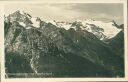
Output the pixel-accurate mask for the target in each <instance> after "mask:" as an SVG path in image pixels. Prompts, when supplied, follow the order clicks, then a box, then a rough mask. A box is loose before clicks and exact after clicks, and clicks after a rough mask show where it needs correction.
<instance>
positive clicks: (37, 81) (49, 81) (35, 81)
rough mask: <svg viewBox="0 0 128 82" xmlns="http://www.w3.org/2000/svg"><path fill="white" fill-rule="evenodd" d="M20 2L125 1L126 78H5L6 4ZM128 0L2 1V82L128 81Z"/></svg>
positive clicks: (0, 20) (0, 25) (0, 16)
mask: <svg viewBox="0 0 128 82" xmlns="http://www.w3.org/2000/svg"><path fill="white" fill-rule="evenodd" d="M13 3H17V4H19V5H20V3H23V4H28V3H31V4H36V3H123V4H124V27H125V28H124V32H125V78H24V79H23V78H20V79H19V78H15V79H5V77H4V75H5V71H4V62H5V61H4V28H3V27H4V22H3V20H4V16H3V15H4V4H13ZM127 30H128V28H127V0H51V1H47V0H41V1H40V0H31V1H30V0H28V1H25V0H23V1H1V2H0V46H1V48H0V53H1V60H2V61H1V68H2V69H1V81H2V82H15V81H16V82H53V81H58V82H60V81H68V82H69V81H128V70H126V69H128V51H127V50H128V44H127V43H128V37H127V35H128V34H127Z"/></svg>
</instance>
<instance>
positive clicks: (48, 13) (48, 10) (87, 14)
mask: <svg viewBox="0 0 128 82" xmlns="http://www.w3.org/2000/svg"><path fill="white" fill-rule="evenodd" d="M17 9H20V10H24V11H26V12H28V13H30V14H32V15H33V16H37V17H41V18H42V19H44V20H54V19H55V20H65V21H71V20H75V19H78V18H79V19H89V18H94V19H106V20H107V19H108V20H116V21H117V22H120V23H123V4H120V3H59V4H58V3H51V4H20V5H18V4H14V5H12V4H10V5H6V6H5V11H6V13H10V12H12V11H16V10H17Z"/></svg>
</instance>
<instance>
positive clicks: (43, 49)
mask: <svg viewBox="0 0 128 82" xmlns="http://www.w3.org/2000/svg"><path fill="white" fill-rule="evenodd" d="M4 31H5V32H4V33H5V34H4V35H5V68H6V69H5V71H6V74H7V75H6V76H7V77H124V31H123V25H118V24H116V22H115V21H110V22H103V21H96V20H93V19H85V20H76V21H74V22H66V21H56V20H49V21H43V19H40V18H39V17H32V16H31V15H30V14H28V13H26V12H23V11H20V10H18V11H16V12H14V13H12V14H9V15H8V16H5V21H4ZM18 73H20V75H15V74H18ZM47 73H49V74H47ZM26 74H27V75H26Z"/></svg>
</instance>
